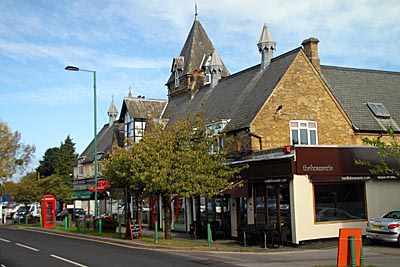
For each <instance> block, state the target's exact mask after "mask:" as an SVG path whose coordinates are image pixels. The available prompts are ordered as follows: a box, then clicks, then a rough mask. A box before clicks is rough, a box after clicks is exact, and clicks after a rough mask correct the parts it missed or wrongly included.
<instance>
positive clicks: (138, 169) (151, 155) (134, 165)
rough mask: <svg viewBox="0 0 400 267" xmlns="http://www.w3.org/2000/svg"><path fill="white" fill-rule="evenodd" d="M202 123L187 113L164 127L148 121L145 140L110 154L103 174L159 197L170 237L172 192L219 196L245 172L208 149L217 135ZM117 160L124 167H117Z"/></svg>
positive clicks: (166, 232) (199, 119) (167, 233)
mask: <svg viewBox="0 0 400 267" xmlns="http://www.w3.org/2000/svg"><path fill="white" fill-rule="evenodd" d="M204 125H205V121H204V120H202V119H201V118H200V116H199V115H193V116H192V117H191V118H189V116H187V118H186V119H184V120H181V121H179V122H177V123H175V124H174V125H171V126H168V127H166V128H165V129H164V128H163V127H162V126H161V125H160V124H156V123H154V122H152V121H149V122H148V123H147V126H146V129H150V130H148V131H146V133H145V135H144V137H143V139H142V140H141V141H140V142H139V143H133V144H132V145H131V146H130V147H129V148H128V149H127V150H126V151H125V152H122V149H119V150H117V152H116V153H112V154H111V155H110V158H109V159H108V160H107V162H106V164H105V166H104V172H105V173H107V175H109V176H108V177H113V180H114V179H118V177H119V176H121V177H124V179H127V180H130V184H131V185H133V184H136V185H141V186H142V191H143V193H144V194H158V195H160V196H161V198H162V206H163V210H164V214H165V222H166V223H165V237H166V239H171V214H172V213H171V196H172V194H176V193H177V194H179V195H180V196H185V197H189V196H207V197H213V196H216V195H218V194H219V192H220V191H221V190H222V189H224V188H226V187H227V186H228V181H229V180H230V179H232V178H233V177H235V176H237V175H238V173H239V172H240V170H241V168H233V167H231V166H229V164H227V163H226V159H225V154H224V153H210V146H211V144H215V143H217V137H216V136H213V135H212V134H210V133H208V132H207V129H206V128H205V127H204ZM122 155H125V158H124V159H122ZM117 158H118V160H117ZM116 162H118V163H119V166H120V167H123V168H121V169H119V168H118V167H117V166H113V165H114V164H115V163H116ZM113 163H114V164H113ZM109 171H110V172H112V173H113V175H110V174H111V173H108V172H109Z"/></svg>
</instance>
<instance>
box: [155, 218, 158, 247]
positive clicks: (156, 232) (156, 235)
mask: <svg viewBox="0 0 400 267" xmlns="http://www.w3.org/2000/svg"><path fill="white" fill-rule="evenodd" d="M154 244H158V222H156V225H155V228H154Z"/></svg>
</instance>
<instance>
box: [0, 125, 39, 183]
mask: <svg viewBox="0 0 400 267" xmlns="http://www.w3.org/2000/svg"><path fill="white" fill-rule="evenodd" d="M34 152H35V146H31V145H25V144H24V143H21V134H20V133H19V132H17V131H16V132H14V133H13V132H12V131H11V130H10V129H9V128H8V125H7V124H6V123H5V122H2V121H1V120H0V178H2V179H7V178H10V177H12V176H13V175H14V174H15V173H17V172H18V171H23V170H25V169H26V168H27V167H28V166H29V163H30V162H31V159H32V155H33V153H34Z"/></svg>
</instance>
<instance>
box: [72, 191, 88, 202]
mask: <svg viewBox="0 0 400 267" xmlns="http://www.w3.org/2000/svg"><path fill="white" fill-rule="evenodd" d="M71 195H72V199H73V200H89V199H91V196H92V192H89V191H87V190H80V191H72V192H71Z"/></svg>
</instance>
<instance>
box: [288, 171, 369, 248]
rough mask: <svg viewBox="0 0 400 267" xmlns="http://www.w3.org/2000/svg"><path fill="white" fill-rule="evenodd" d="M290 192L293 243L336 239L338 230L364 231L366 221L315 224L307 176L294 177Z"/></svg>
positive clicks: (311, 193) (312, 200)
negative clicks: (353, 229)
mask: <svg viewBox="0 0 400 267" xmlns="http://www.w3.org/2000/svg"><path fill="white" fill-rule="evenodd" d="M290 190H291V194H292V195H291V197H292V198H291V203H290V204H291V207H290V208H291V215H292V238H293V240H292V241H293V243H296V244H298V243H300V242H301V241H306V240H313V239H322V238H332V237H338V236H339V229H340V228H362V229H363V232H364V231H365V226H366V220H362V221H356V222H354V221H353V222H329V223H315V221H314V220H315V218H314V217H315V216H314V193H313V186H312V183H311V181H310V179H308V176H307V175H294V176H293V181H292V182H291V184H290Z"/></svg>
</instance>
